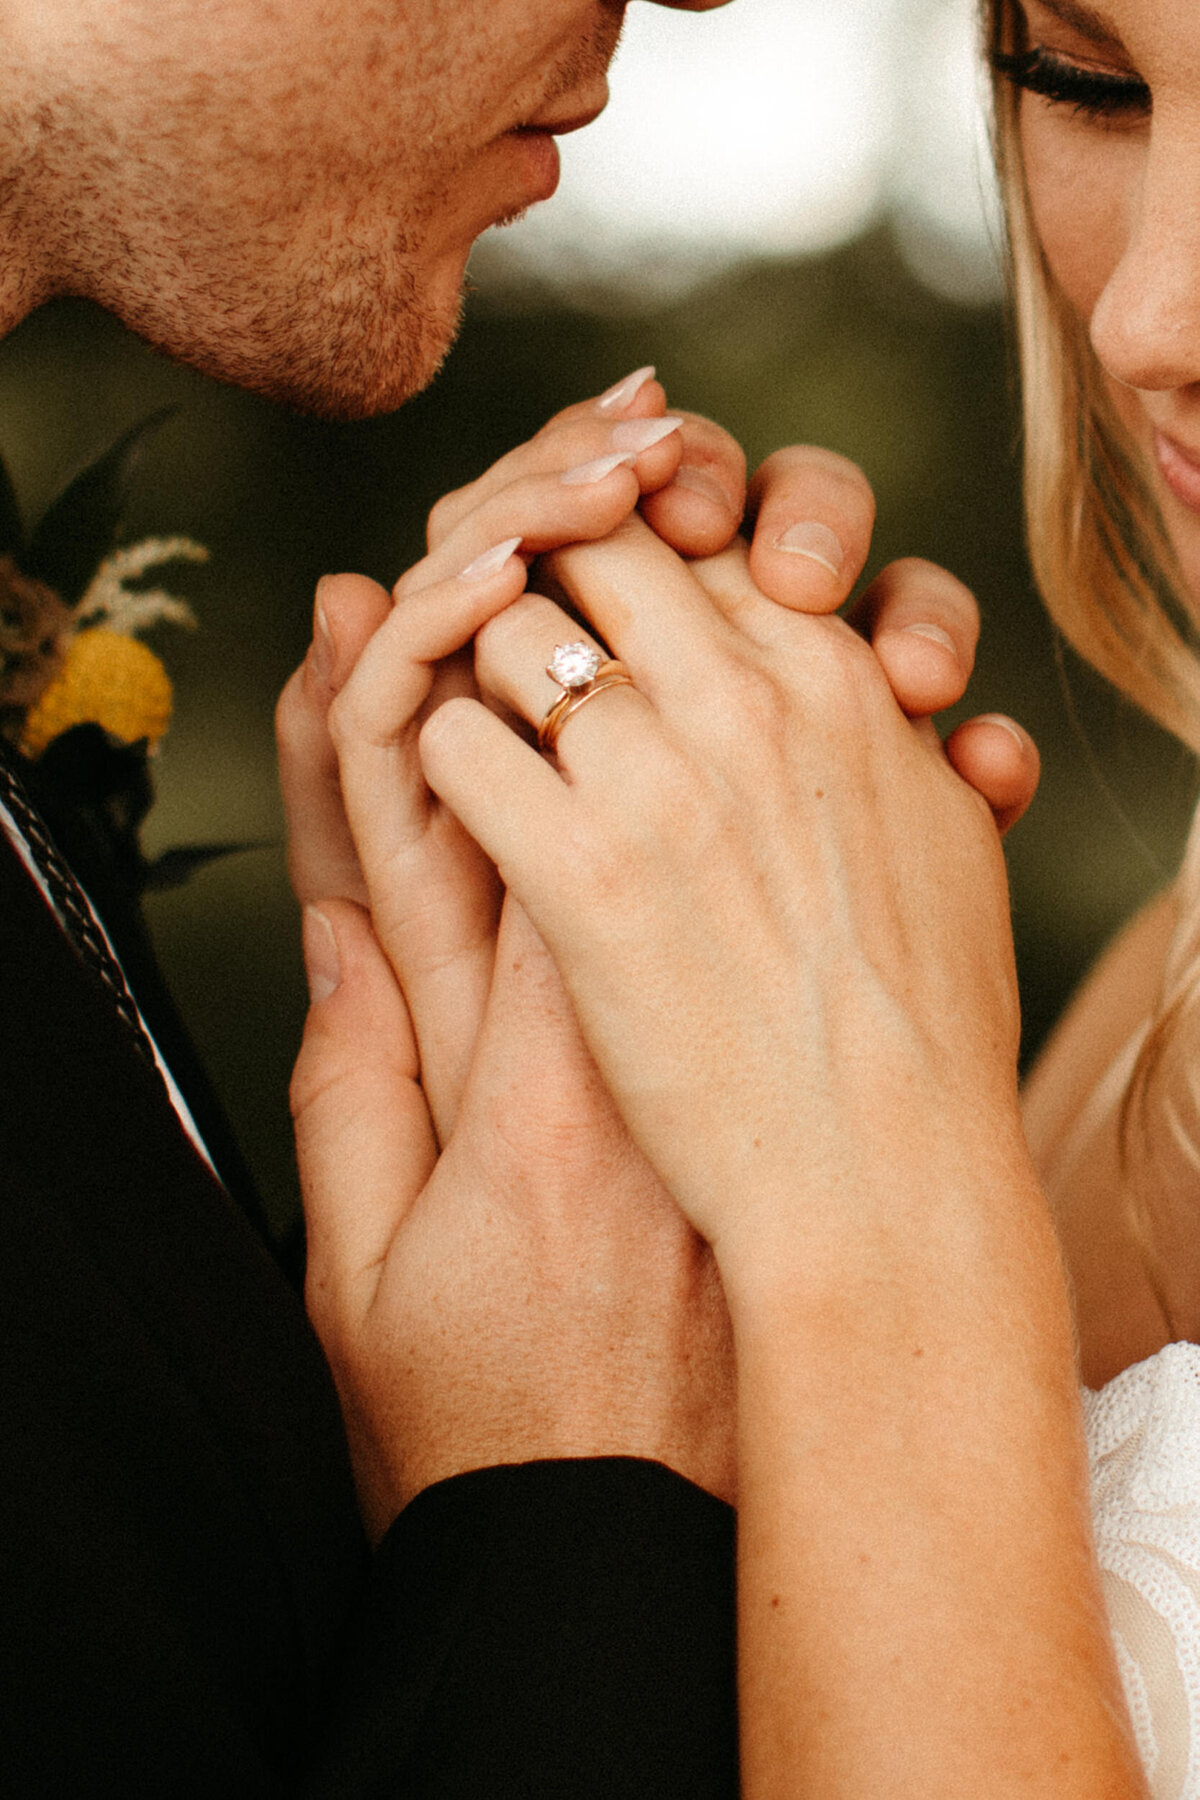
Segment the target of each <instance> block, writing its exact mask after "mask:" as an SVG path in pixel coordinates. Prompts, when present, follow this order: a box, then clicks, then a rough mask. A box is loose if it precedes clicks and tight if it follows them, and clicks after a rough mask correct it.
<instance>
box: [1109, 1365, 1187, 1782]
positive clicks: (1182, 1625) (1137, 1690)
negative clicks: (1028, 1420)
mask: <svg viewBox="0 0 1200 1800" xmlns="http://www.w3.org/2000/svg"><path fill="white" fill-rule="evenodd" d="M1083 1404H1084V1418H1085V1423H1086V1427H1087V1439H1088V1460H1089V1464H1090V1471H1091V1488H1092V1513H1093V1518H1094V1521H1095V1531H1096V1549H1097V1552H1098V1555H1099V1558H1100V1569H1101V1573H1102V1576H1103V1581H1104V1597H1105V1600H1106V1602H1107V1604H1108V1612H1109V1618H1110V1620H1111V1623H1112V1629H1113V1635H1114V1638H1115V1640H1116V1646H1117V1661H1118V1663H1119V1665H1120V1669H1121V1678H1122V1680H1123V1682H1124V1684H1125V1696H1126V1699H1127V1701H1128V1703H1129V1710H1130V1712H1131V1714H1132V1716H1133V1723H1134V1729H1135V1730H1136V1732H1137V1738H1138V1745H1139V1748H1140V1749H1141V1753H1142V1759H1143V1761H1144V1763H1145V1766H1146V1770H1147V1772H1148V1774H1149V1777H1150V1785H1151V1789H1152V1791H1153V1794H1154V1800H1200V1346H1198V1345H1196V1344H1168V1345H1167V1347H1166V1348H1165V1349H1164V1350H1160V1351H1159V1353H1158V1354H1157V1356H1151V1357H1149V1358H1148V1359H1147V1360H1146V1361H1145V1362H1141V1363H1137V1364H1135V1365H1134V1367H1133V1368H1131V1369H1126V1370H1125V1371H1124V1372H1123V1373H1122V1374H1120V1375H1118V1376H1117V1378H1116V1380H1115V1381H1110V1382H1109V1383H1108V1385H1107V1387H1104V1388H1102V1389H1101V1390H1100V1392H1099V1393H1091V1392H1089V1391H1088V1390H1086V1389H1085V1390H1084V1396H1083Z"/></svg>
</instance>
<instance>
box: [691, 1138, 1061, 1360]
mask: <svg viewBox="0 0 1200 1800" xmlns="http://www.w3.org/2000/svg"><path fill="white" fill-rule="evenodd" d="M738 1185H743V1182H742V1180H740V1179H739V1180H738ZM722 1213H723V1225H722V1229H721V1232H720V1234H719V1235H718V1236H716V1237H714V1239H713V1251H714V1254H715V1256H716V1260H717V1264H718V1267H719V1269H720V1272H721V1279H722V1283H723V1285H724V1288H725V1292H726V1296H727V1298H728V1301H729V1306H730V1311H731V1314H732V1317H733V1320H734V1326H735V1330H736V1329H737V1328H738V1325H739V1320H744V1321H745V1323H746V1325H747V1326H748V1327H752V1326H753V1324H754V1322H755V1321H757V1320H759V1319H761V1318H762V1317H763V1316H764V1315H771V1314H773V1313H775V1312H776V1311H782V1312H784V1313H788V1314H794V1312H795V1310H796V1309H797V1308H800V1309H803V1310H812V1311H813V1312H814V1313H817V1314H820V1313H821V1312H823V1311H824V1310H825V1309H827V1308H828V1306H829V1305H830V1302H831V1301H833V1302H838V1303H842V1304H844V1303H845V1302H847V1301H848V1300H850V1299H851V1297H852V1296H855V1295H858V1296H859V1297H860V1298H861V1300H862V1303H863V1304H864V1305H868V1304H869V1305H871V1306H872V1307H874V1306H876V1305H877V1304H878V1301H879V1297H880V1296H884V1295H890V1296H892V1297H893V1298H895V1299H897V1300H899V1299H900V1298H901V1297H907V1296H908V1295H909V1294H910V1293H925V1294H927V1295H928V1296H929V1297H930V1298H931V1299H932V1297H933V1296H935V1295H937V1294H939V1293H942V1292H944V1291H946V1290H947V1289H949V1288H952V1287H955V1288H957V1289H958V1290H960V1291H966V1290H969V1289H973V1288H974V1287H975V1286H976V1285H978V1286H979V1287H981V1288H982V1289H983V1290H984V1291H989V1290H990V1289H991V1288H992V1287H993V1286H994V1285H995V1283H996V1281H997V1280H998V1279H1000V1271H999V1270H998V1268H997V1263H996V1259H997V1258H998V1257H1000V1256H1001V1255H1002V1254H1003V1253H1004V1247H1005V1246H1008V1247H1010V1248H1012V1247H1015V1246H1016V1245H1017V1244H1018V1243H1020V1244H1024V1245H1025V1246H1026V1254H1027V1255H1029V1254H1032V1255H1033V1256H1034V1257H1035V1259H1036V1261H1037V1263H1038V1264H1039V1265H1042V1264H1044V1265H1048V1266H1052V1267H1053V1270H1054V1275H1055V1278H1056V1279H1058V1278H1059V1268H1060V1263H1059V1256H1058V1247H1057V1241H1056V1239H1055V1237H1054V1232H1053V1226H1052V1223H1051V1219H1050V1213H1049V1208H1048V1206H1047V1203H1046V1200H1045V1197H1044V1195H1043V1193H1042V1190H1041V1187H1040V1185H1039V1182H1038V1179H1037V1175H1036V1172H1035V1170H1034V1168H1033V1164H1032V1161H1031V1159H1030V1156H1029V1152H1028V1148H1027V1146H1026V1143H1025V1139H1024V1136H1023V1133H1022V1131H1021V1125H1020V1119H1019V1115H1018V1114H1017V1112H1016V1107H1015V1103H1014V1105H1013V1106H1012V1108H1011V1109H1007V1108H1006V1109H1002V1110H999V1111H998V1112H997V1113H996V1114H995V1115H994V1116H991V1117H989V1118H985V1117H984V1116H983V1115H982V1109H981V1113H980V1114H979V1115H977V1116H975V1117H974V1118H972V1119H971V1120H970V1121H969V1123H968V1124H967V1125H966V1126H964V1128H963V1129H962V1130H961V1131H959V1132H955V1131H953V1130H952V1129H951V1128H950V1127H949V1125H948V1123H947V1122H946V1121H945V1120H944V1119H943V1120H942V1121H940V1122H938V1121H936V1120H935V1122H934V1123H933V1124H931V1123H930V1115H929V1114H928V1113H923V1114H922V1115H921V1117H920V1119H919V1129H912V1128H909V1129H907V1130H903V1131H900V1130H897V1131H896V1132H895V1133H894V1134H889V1133H886V1132H882V1133H881V1132H879V1131H878V1130H876V1131H875V1132H873V1133H872V1134H871V1137H870V1139H868V1137H867V1134H866V1131H865V1130H864V1131H863V1133H862V1134H861V1135H860V1137H859V1141H858V1142H856V1143H853V1144H850V1145H848V1146H847V1147H846V1148H845V1149H844V1150H843V1151H842V1152H841V1153H840V1154H839V1155H838V1156H837V1158H836V1160H834V1159H832V1158H830V1159H818V1158H815V1157H811V1156H809V1157H803V1156H800V1155H795V1154H793V1155H792V1156H791V1157H790V1158H787V1157H784V1158H780V1159H777V1160H775V1161H774V1163H773V1166H767V1165H766V1163H765V1159H764V1166H762V1167H761V1168H759V1169H758V1170H756V1171H754V1175H753V1179H750V1178H745V1179H744V1190H743V1193H742V1195H741V1196H740V1197H738V1198H736V1199H727V1203H726V1204H725V1205H724V1206H723V1207H722Z"/></svg>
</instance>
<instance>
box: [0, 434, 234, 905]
mask: <svg viewBox="0 0 1200 1800" xmlns="http://www.w3.org/2000/svg"><path fill="white" fill-rule="evenodd" d="M174 410H175V409H174V408H167V409H164V410H163V411H161V412H157V413H154V414H152V415H151V417H150V418H148V419H144V420H142V422H141V423H140V424H138V425H135V426H134V427H133V428H132V429H131V430H130V431H127V432H126V433H125V434H124V435H123V436H122V437H120V438H119V439H118V440H117V442H116V443H115V444H113V445H112V446H111V447H110V448H109V449H108V450H106V451H105V453H104V454H103V455H102V456H101V457H99V458H98V459H97V460H96V461H95V462H93V463H91V464H90V465H89V466H88V467H87V468H86V469H84V470H83V472H82V473H81V474H79V475H77V476H76V477H75V479H74V480H73V481H71V482H70V483H69V484H68V486H67V487H66V488H64V490H63V492H62V493H61V494H60V495H59V497H58V499H57V500H55V501H54V502H53V503H52V505H51V506H50V507H49V508H48V509H47V511H46V512H45V513H44V514H43V515H42V517H41V519H40V520H39V521H38V522H37V524H36V525H35V526H34V527H33V528H32V530H30V531H28V532H27V531H26V528H25V523H24V520H23V519H22V516H21V511H20V507H19V505H18V502H17V498H16V494H15V491H14V488H13V484H12V479H11V476H10V475H9V472H8V469H7V467H6V465H5V463H4V460H3V458H2V457H0V733H2V734H3V736H4V737H5V738H7V740H8V742H9V743H10V744H11V745H12V746H13V747H14V748H15V749H16V750H17V751H18V752H19V754H20V755H21V757H23V758H24V759H25V760H26V761H27V762H28V763H29V764H30V765H31V785H32V786H33V787H34V788H35V790H36V789H38V788H39V787H40V788H41V789H43V790H44V791H52V792H53V793H54V794H55V795H56V796H57V798H58V799H59V800H60V801H62V802H65V803H66V804H68V805H70V806H71V807H72V808H73V809H74V810H75V811H76V812H77V813H79V814H82V815H83V816H84V817H85V818H86V820H87V822H88V823H89V825H90V826H91V827H92V829H93V832H94V833H97V834H98V835H99V836H100V838H101V839H102V840H103V841H104V843H105V844H106V845H107V849H108V851H109V853H110V855H111V856H112V857H113V858H114V860H115V862H116V864H117V866H118V867H119V869H120V871H121V873H122V874H123V876H124V877H125V879H126V880H127V881H128V882H129V884H130V885H131V886H132V887H134V888H135V889H137V890H139V891H141V890H143V889H146V888H153V887H170V886H174V885H175V884H176V883H177V882H179V881H182V880H184V879H185V878H186V876H187V875H188V874H189V873H190V872H191V870H192V869H193V868H195V867H196V866H198V865H199V864H200V863H203V862H206V861H209V860H210V859H211V858H212V857H214V856H221V855H224V854H226V853H227V852H228V851H230V850H235V849H240V848H244V847H245V846H242V845H237V844H210V845H203V846H189V847H184V848H180V849H176V850H171V851H168V852H167V853H166V855H164V856H161V857H159V858H157V859H156V860H155V861H153V862H150V861H147V859H146V858H145V857H144V855H143V854H142V849H141V843H140V838H139V831H140V827H141V824H142V822H143V820H144V818H145V816H146V813H147V812H148V811H149V808H150V803H151V801H152V799H153V791H154V790H153V781H152V778H151V773H150V759H151V757H152V756H153V755H154V753H155V751H156V750H157V748H158V745H159V743H160V742H161V740H162V737H163V734H164V733H165V731H166V729H167V726H168V725H169V724H170V720H171V711H172V704H173V695H172V688H171V681H170V677H169V676H168V674H167V671H166V668H165V666H164V664H163V662H162V660H161V659H160V658H159V657H158V656H157V655H156V654H155V653H154V651H153V650H151V649H150V648H149V646H148V645H146V644H144V643H143V642H142V641H141V638H140V635H139V634H140V633H141V632H143V631H145V630H146V629H147V628H148V627H150V626H152V625H158V624H161V623H163V622H169V623H171V624H175V625H182V626H188V627H191V626H194V625H195V618H194V616H193V614H192V611H191V608H190V607H189V606H188V605H187V602H186V601H184V600H181V599H179V598H178V597H177V596H176V595H174V594H170V593H168V592H167V591H166V590H165V589H163V588H159V587H147V586H145V585H138V586H133V585H131V584H133V583H139V584H142V583H144V579H145V577H146V576H147V575H148V574H149V573H150V572H151V571H152V570H154V569H157V568H161V567H163V566H164V565H166V564H169V563H177V562H192V563H198V562H206V561H207V560H208V552H207V550H206V549H205V548H204V547H203V545H201V544H197V543H194V542H193V541H192V539H190V538H186V537H151V538H144V539H142V540H141V541H140V542H139V543H135V544H129V545H125V546H121V547H117V545H116V539H117V533H118V529H119V526H120V523H121V516H122V513H123V511H124V506H125V498H126V493H127V491H128V487H129V482H130V479H131V477H132V475H133V471H134V469H135V467H136V464H137V462H138V459H139V456H140V454H141V451H142V450H143V448H144V446H145V444H146V442H147V440H148V439H149V437H150V435H151V434H152V433H153V432H154V431H156V430H157V429H158V428H159V426H160V425H162V424H163V423H164V421H165V420H166V419H167V418H169V417H170V416H171V415H172V413H173V412H174Z"/></svg>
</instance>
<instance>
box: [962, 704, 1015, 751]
mask: <svg viewBox="0 0 1200 1800" xmlns="http://www.w3.org/2000/svg"><path fill="white" fill-rule="evenodd" d="M971 723H972V724H973V725H999V726H1000V727H1001V728H1002V730H1004V731H1007V733H1008V735H1009V737H1014V738H1016V740H1017V742H1018V744H1020V746H1021V748H1022V750H1024V748H1025V734H1024V732H1023V731H1022V730H1021V727H1020V726H1019V725H1016V724H1014V723H1013V721H1012V720H1011V719H1006V718H1005V716H1004V714H1003V713H980V714H979V716H978V718H975V719H972V721H971Z"/></svg>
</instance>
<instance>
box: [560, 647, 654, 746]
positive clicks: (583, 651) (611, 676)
mask: <svg viewBox="0 0 1200 1800" xmlns="http://www.w3.org/2000/svg"><path fill="white" fill-rule="evenodd" d="M546 673H547V675H548V676H549V677H550V679H551V681H556V682H557V683H558V685H559V687H560V688H562V690H563V691H562V693H561V694H560V695H559V697H558V699H557V700H556V701H555V702H554V704H553V706H552V707H551V708H550V710H549V712H548V713H547V714H546V716H545V718H544V719H543V720H542V722H541V724H540V725H539V726H538V749H539V750H551V751H553V749H554V748H555V746H556V745H557V743H558V737H559V733H560V732H561V730H562V728H563V726H564V725H565V724H566V722H567V720H568V719H569V718H570V716H571V714H572V713H573V712H578V711H579V708H580V707H581V706H586V705H587V703H588V701H589V700H591V699H594V697H595V696H596V695H597V694H602V693H603V692H604V690H605V688H610V687H632V686H633V678H632V676H631V675H630V673H629V671H628V669H627V668H626V667H625V664H624V663H622V662H617V661H615V660H613V659H611V658H609V659H607V660H606V659H605V658H604V657H603V656H601V654H600V652H599V651H598V650H593V648H592V646H591V645H590V644H585V643H582V642H580V643H576V644H559V645H558V646H557V648H556V649H555V652H554V655H553V656H552V657H551V658H550V661H549V662H548V663H547V664H546Z"/></svg>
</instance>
